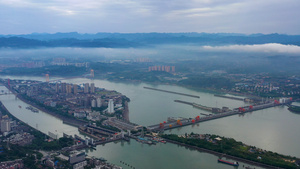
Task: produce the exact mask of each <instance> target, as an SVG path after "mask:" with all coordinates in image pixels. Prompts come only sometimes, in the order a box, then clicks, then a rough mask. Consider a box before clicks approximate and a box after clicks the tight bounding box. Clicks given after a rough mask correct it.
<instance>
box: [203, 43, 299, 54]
mask: <svg viewBox="0 0 300 169" xmlns="http://www.w3.org/2000/svg"><path fill="white" fill-rule="evenodd" d="M202 50H206V51H219V52H257V53H278V54H296V55H300V46H295V45H283V44H278V43H267V44H259V45H229V46H203V47H202Z"/></svg>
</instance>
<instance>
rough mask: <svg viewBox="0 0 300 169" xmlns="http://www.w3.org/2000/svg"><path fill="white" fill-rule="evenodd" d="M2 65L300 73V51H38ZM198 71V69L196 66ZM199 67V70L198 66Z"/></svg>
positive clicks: (13, 52) (8, 52)
mask: <svg viewBox="0 0 300 169" xmlns="http://www.w3.org/2000/svg"><path fill="white" fill-rule="evenodd" d="M0 52H1V55H0V61H1V62H0V64H18V63H24V62H30V61H39V60H41V61H52V59H53V58H66V60H67V61H72V62H109V61H111V60H131V61H134V60H135V59H137V58H149V59H150V60H151V61H152V62H157V63H172V64H176V65H177V66H187V67H188V66H189V64H192V63H198V64H200V65H201V67H203V68H205V69H203V70H214V69H218V70H219V69H222V70H229V69H230V70H231V69H233V68H241V67H242V68H243V69H244V68H248V69H249V70H253V69H257V67H260V68H263V69H262V70H261V69H257V70H259V71H269V70H270V71H272V70H274V69H281V70H286V71H291V69H293V71H298V69H299V68H298V67H299V66H298V65H299V63H300V59H299V58H300V57H299V56H300V47H299V46H293V45H282V44H276V43H269V44H261V45H226V46H199V45H194V44H184V45H156V46H148V47H143V48H71V47H68V48H35V49H13V48H1V49H0ZM195 67H197V66H196V65H195ZM198 67H199V66H198Z"/></svg>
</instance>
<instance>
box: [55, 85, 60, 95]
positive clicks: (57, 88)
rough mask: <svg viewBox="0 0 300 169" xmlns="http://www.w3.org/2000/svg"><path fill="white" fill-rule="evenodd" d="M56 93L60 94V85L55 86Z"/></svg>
mask: <svg viewBox="0 0 300 169" xmlns="http://www.w3.org/2000/svg"><path fill="white" fill-rule="evenodd" d="M55 92H56V93H59V84H58V83H56V84H55Z"/></svg>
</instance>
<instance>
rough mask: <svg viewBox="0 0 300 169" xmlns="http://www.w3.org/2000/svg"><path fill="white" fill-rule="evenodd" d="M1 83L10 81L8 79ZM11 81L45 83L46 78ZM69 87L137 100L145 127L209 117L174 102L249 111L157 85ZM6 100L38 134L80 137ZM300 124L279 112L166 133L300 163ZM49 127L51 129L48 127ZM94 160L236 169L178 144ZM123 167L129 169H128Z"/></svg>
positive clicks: (137, 118) (128, 146) (130, 148)
mask: <svg viewBox="0 0 300 169" xmlns="http://www.w3.org/2000/svg"><path fill="white" fill-rule="evenodd" d="M0 78H7V77H5V76H2V77H0ZM10 78H11V79H31V80H44V78H43V77H10ZM50 80H51V79H50ZM63 81H64V82H68V83H76V84H83V83H92V82H93V83H95V86H96V87H102V88H106V89H109V90H116V91H118V92H121V93H122V94H124V95H126V96H127V97H129V98H130V99H131V102H130V103H129V112H130V113H129V117H130V121H131V122H134V123H137V124H141V125H145V126H148V125H151V124H157V123H160V122H163V121H166V120H167V118H168V117H186V118H189V117H196V116H198V115H200V116H202V115H201V114H200V113H205V114H209V112H206V111H203V110H199V109H195V108H193V107H191V106H189V105H185V104H181V103H176V102H174V100H176V99H177V100H183V101H189V102H195V103H199V104H202V105H205V106H211V107H220V108H221V107H222V106H227V107H229V108H236V107H240V106H243V105H245V103H244V102H242V101H236V100H230V99H225V98H219V97H215V96H214V95H213V94H212V93H208V92H202V91H194V90H190V89H187V88H183V87H178V86H169V85H151V84H146V83H117V82H110V81H107V80H91V79H85V78H76V79H68V80H63ZM144 86H146V87H154V88H158V89H165V90H171V91H175V92H181V93H187V94H192V95H198V96H200V99H199V98H198V99H197V98H192V97H187V96H182V95H176V94H170V93H165V92H159V91H153V90H148V89H144V88H143V87H144ZM0 99H1V100H2V101H3V103H4V105H5V106H7V107H8V109H9V110H10V111H12V112H11V113H13V114H15V115H16V116H17V117H18V118H20V119H21V120H24V121H25V122H27V123H30V124H32V126H33V127H36V123H37V121H39V122H40V123H41V125H40V124H39V125H38V129H40V130H43V131H46V132H47V131H53V132H57V133H60V134H61V133H62V131H64V132H66V133H68V132H69V133H77V130H76V128H74V127H72V126H68V125H64V124H63V126H59V125H58V124H59V123H61V122H58V121H59V120H58V119H56V118H54V117H51V116H49V115H40V116H37V114H44V113H42V112H41V113H35V114H32V115H31V116H30V117H34V116H35V117H36V118H29V117H27V118H26V117H23V116H22V112H23V111H21V109H20V108H18V105H21V103H20V101H19V100H15V98H14V96H9V97H6V96H5V97H4V96H1V97H0ZM24 104H25V103H24ZM9 105H11V106H9ZM21 106H22V108H23V107H25V105H24V106H23V105H21ZM9 107H12V108H9ZM13 107H14V108H13ZM30 113H31V112H30ZM299 120H300V115H298V114H295V113H291V112H289V111H288V110H287V107H274V108H268V109H264V110H260V111H255V112H252V113H247V114H245V115H244V116H239V115H235V116H230V117H226V118H222V119H217V120H212V121H207V122H203V123H200V124H195V125H194V126H186V127H182V128H177V129H173V130H170V131H166V133H176V134H184V133H190V132H194V133H200V134H205V133H209V134H217V135H221V136H225V137H232V138H234V139H236V140H238V141H242V142H244V143H246V144H249V145H254V146H256V147H259V148H262V149H266V150H269V151H275V152H278V153H282V154H287V155H292V156H297V157H300V146H299V143H298V142H299V140H300V133H299V132H297V131H299V130H300V124H299V123H298V121H299ZM46 121H47V122H49V123H50V125H46ZM44 123H45V125H42V124H44ZM54 126H55V127H54ZM56 126H57V127H56ZM54 128H58V129H54ZM53 129H54V130H53ZM88 154H89V155H92V156H97V157H104V158H106V159H107V160H108V161H109V162H112V163H114V164H117V165H120V166H122V165H123V164H121V163H120V160H121V161H124V162H126V163H129V164H131V165H132V166H135V167H136V168H226V167H228V168H233V167H231V166H227V165H224V164H218V163H217V162H216V161H217V158H218V157H216V156H214V155H211V154H207V153H201V152H198V151H193V150H189V149H186V148H184V147H180V146H177V145H173V144H158V145H156V146H148V145H143V144H140V143H137V142H136V141H134V140H131V141H130V143H126V142H125V143H109V144H106V145H105V146H97V150H95V151H92V152H88ZM220 165H221V166H220ZM168 166H169V167H168ZM186 166H189V167H186ZM123 167H124V168H126V167H125V166H123ZM256 168H258V167H256Z"/></svg>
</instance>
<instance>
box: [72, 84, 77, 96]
mask: <svg viewBox="0 0 300 169" xmlns="http://www.w3.org/2000/svg"><path fill="white" fill-rule="evenodd" d="M73 91H74V94H77V93H78V86H77V84H73Z"/></svg>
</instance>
